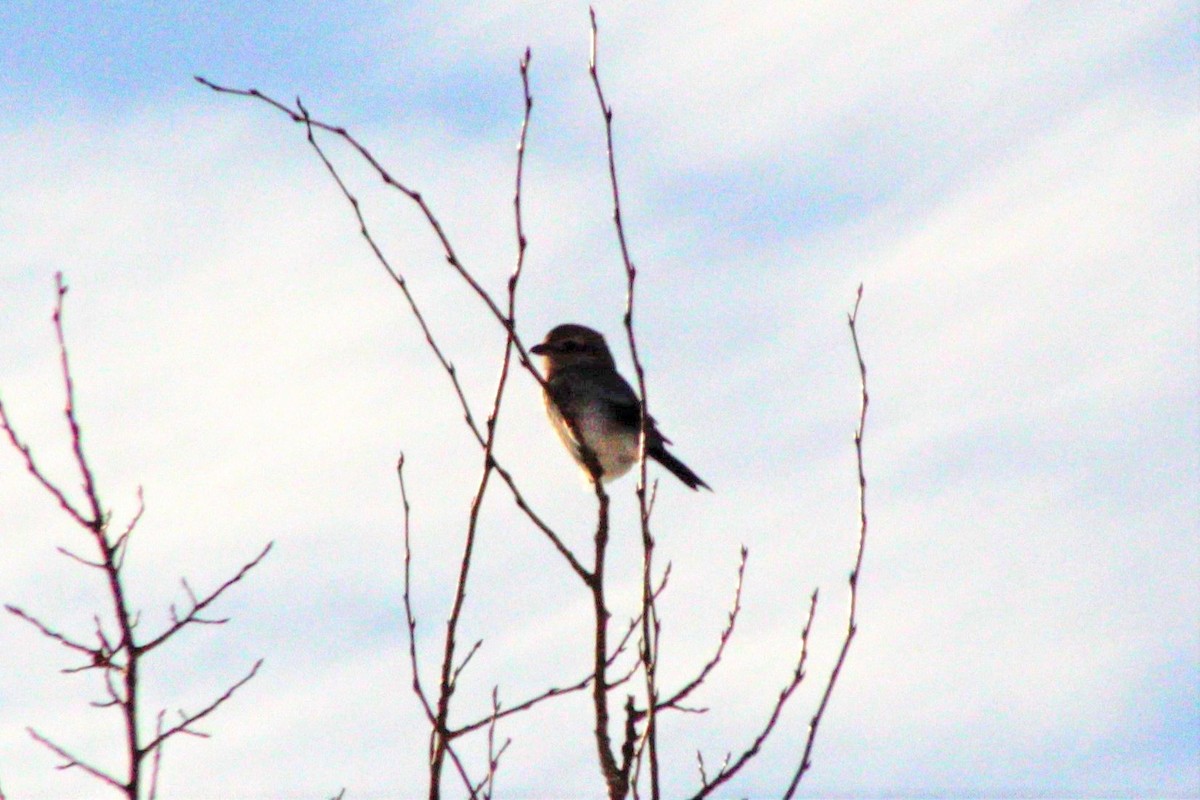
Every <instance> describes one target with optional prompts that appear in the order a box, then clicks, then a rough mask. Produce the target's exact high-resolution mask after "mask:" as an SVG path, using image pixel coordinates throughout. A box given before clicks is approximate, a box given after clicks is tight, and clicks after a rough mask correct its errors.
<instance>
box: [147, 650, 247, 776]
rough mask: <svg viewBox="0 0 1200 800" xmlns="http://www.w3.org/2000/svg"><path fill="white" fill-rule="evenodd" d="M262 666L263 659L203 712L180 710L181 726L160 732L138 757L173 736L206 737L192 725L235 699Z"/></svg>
mask: <svg viewBox="0 0 1200 800" xmlns="http://www.w3.org/2000/svg"><path fill="white" fill-rule="evenodd" d="M262 664H263V660H262V659H261V658H260V659H259V660H258V661H255V662H254V666H253V667H251V668H250V671H249V672H248V673H246V675H245V676H244V677H242V678H241V679H239V680H237V681H235V682H234V683H233V684H232V685H231V686H230V687H229V688H228V689H226V690H225V691H224V692H223V693H222V694H221V696H220V697H218V698H217V699H216V700H213V701H212V702H211V703H209V704H208V705H207V706H205V707H204V708H202V709H201V710H199V711H197V712H196V713H194V714H187V713H185V712H184V711H183V710H182V709H180V711H179V716H180V722H179V724H177V725H175V726H173V727H171V728H168V729H167V730H165V731H159V732H158V733H156V734H155V736H154V738H153V739H151V740H150V741H149V742H147V743H146V745H145V746H144V747H142V748H141V751H140V752H139V753H138V756H139V757H142V756H144V755H146V754H147V753H153V752H154V751H156V750H157V749H158V748H159V747H161V746H162V744H163V743H164V742H165V741H167V739H170V738H171V737H172V736H174V735H176V734H179V733H187V734H190V735H192V736H201V737H206V736H207V734H204V733H200V732H198V731H194V730H192V729H191V727H192V725H194V724H196V723H197V722H199V721H200V720H202V719H204V718H205V717H207V716H208V715H209V714H211V713H212V712H214V711H216V710H217V709H218V708H220V706H221V704H222V703H224V702H225V701H226V700H228V699H229V698H230V697H233V693H234V692H236V691H237V690H238V689H240V688H242V687H243V686H245V685H246V684H247V683H248V682H249V681H250V679H251V678H253V677H254V676H255V675H257V674H258V668H259V667H261V666H262Z"/></svg>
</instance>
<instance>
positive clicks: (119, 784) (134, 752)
mask: <svg viewBox="0 0 1200 800" xmlns="http://www.w3.org/2000/svg"><path fill="white" fill-rule="evenodd" d="M55 282H56V285H57V296H56V299H55V304H54V316H53V321H54V331H55V334H56V336H57V339H58V352H59V360H60V361H61V364H62V376H63V384H64V393H65V395H66V407H65V414H66V419H67V427H68V428H69V430H70V437H71V450H72V453H73V455H74V460H75V466H76V467H77V468H78V470H79V476H80V478H81V480H82V488H83V500H82V502H80V501H79V500H74V499H72V498H71V497H70V496H68V493H67V492H66V491H64V490H63V489H62V488H61V484H59V483H57V482H56V481H55V480H54V479H52V478H51V477H50V476H49V475H48V474H47V473H46V472H45V471H44V470H43V469H42V468H41V467H39V466H38V464H37V462H36V461H35V460H34V455H33V451H32V449H31V447H30V446H29V445H28V444H26V443H25V442H24V441H23V440H22V439H21V438H20V436H18V434H17V431H16V429H15V428H14V427H13V424H12V421H11V419H10V418H9V416H8V412H7V411H6V409H5V408H4V403H3V401H0V428H3V429H4V432H5V434H6V435H7V437H8V441H9V443H10V444H12V446H13V447H14V448H16V450H17V451H18V452H19V453H20V454H21V457H22V458H23V459H24V461H25V467H26V468H27V469H28V470H29V473H30V474H31V475H33V477H34V478H35V479H36V480H37V482H38V483H40V484H41V485H42V487H43V488H44V489H45V490H46V491H47V492H49V493H50V494H51V495H52V496H53V497H54V498H55V499H56V500H57V501H58V504H59V506H60V507H61V509H62V511H63V512H64V513H65V514H66V515H67V516H68V517H70V518H71V519H72V520H73V521H74V522H75V523H76V524H77V525H79V527H81V528H83V529H84V531H85V532H86V533H87V536H88V539H89V540H90V545H91V548H92V549H93V551H94V553H95V554H94V555H92V556H88V555H83V554H81V552H77V551H76V550H72V549H68V548H65V547H60V548H58V551H59V552H60V553H61V554H62V555H64V556H66V557H67V558H69V559H71V560H72V561H74V562H76V563H78V564H80V565H81V566H83V567H86V568H88V569H93V570H96V571H97V572H99V573H100V574H101V575H102V576H103V580H104V582H105V585H106V588H107V591H108V603H109V606H108V608H107V609H106V610H104V611H100V612H97V613H95V614H94V615H93V617H92V621H93V630H92V636H91V640H86V639H83V638H79V637H77V636H75V635H72V634H68V633H64V632H63V629H62V628H60V627H58V626H56V625H51V624H50V623H47V622H45V621H43V620H42V618H41V617H38V616H35V615H33V614H31V613H29V612H27V611H25V610H24V609H23V608H21V607H19V606H15V605H6V606H5V608H6V609H7V610H8V611H9V612H10V613H11V614H13V615H15V616H17V617H19V618H20V619H22V620H24V621H25V622H27V623H29V624H30V625H32V626H33V627H35V628H37V630H38V631H40V632H41V633H42V635H43V636H45V637H46V638H48V639H51V640H53V641H55V642H58V643H59V644H60V645H62V646H63V647H65V648H67V649H68V650H70V651H71V652H72V653H73V654H75V655H76V656H78V657H79V658H80V662H79V663H78V664H76V665H75V666H72V667H68V668H66V669H64V670H63V672H65V673H77V672H88V671H92V670H95V671H96V672H98V673H99V675H100V676H101V678H102V681H103V685H104V689H103V692H104V696H103V698H102V699H100V700H96V701H93V702H92V705H93V706H95V707H97V708H111V709H115V710H116V711H117V712H118V713H119V714H120V716H121V722H122V725H123V728H124V738H125V747H124V760H125V763H124V765H123V766H122V767H120V768H105V767H101V766H99V765H97V764H96V763H95V762H93V761H90V760H88V759H86V758H85V757H83V756H79V755H76V754H75V753H74V752H73V751H72V750H70V749H68V748H67V747H66V746H64V745H61V744H59V743H58V742H56V741H55V740H54V739H51V738H50V737H48V736H46V735H44V734H42V733H40V732H39V731H37V730H35V729H33V728H29V735H30V736H32V737H33V738H34V739H35V740H36V741H38V742H39V743H41V744H42V745H44V746H45V747H46V748H48V749H49V750H51V751H52V752H53V753H55V754H56V755H57V756H58V757H59V758H61V759H62V762H61V763H60V764H59V767H58V768H59V769H64V770H65V769H79V770H82V771H83V772H85V773H87V774H88V775H91V776H92V777H93V778H95V779H97V780H98V781H100V782H101V783H104V784H106V785H108V786H111V787H112V788H113V789H116V790H117V791H119V792H121V793H122V794H123V795H124V796H125V797H126V798H128V799H129V800H139V798H141V797H143V796H145V797H149V798H154V797H155V795H156V793H157V787H158V775H159V768H160V765H161V763H162V751H163V746H164V745H165V744H166V743H167V741H168V740H170V739H172V738H174V737H176V736H179V735H181V734H187V735H189V736H198V737H207V736H208V734H207V733H204V732H202V731H201V730H199V729H198V728H197V727H196V725H197V723H199V722H200V721H201V720H203V719H205V718H206V717H208V716H209V715H210V714H212V713H213V712H214V711H216V710H217V709H218V708H219V707H220V706H221V705H223V704H224V703H225V702H226V701H227V700H229V699H230V697H232V696H233V693H234V692H236V691H237V690H238V689H240V688H241V687H242V686H244V685H245V684H246V682H247V681H249V680H250V679H251V678H253V677H254V676H255V674H257V672H258V669H259V667H260V666H262V660H261V659H259V660H258V661H257V662H255V664H254V666H253V667H251V668H250V671H249V672H248V673H246V674H245V675H244V676H242V677H241V678H239V679H238V680H236V681H234V682H233V683H232V684H230V685H229V686H228V687H227V688H226V689H225V690H224V691H222V692H221V694H220V695H218V696H217V697H216V698H215V699H213V700H212V701H210V702H209V703H208V704H206V705H205V706H204V707H202V708H200V709H199V710H195V711H184V710H183V709H180V710H179V711H178V718H177V719H176V720H175V721H174V722H171V723H168V722H167V719H166V711H165V709H163V710H160V711H159V712H158V713H157V715H156V716H155V720H156V722H155V727H154V730H153V732H152V733H151V732H148V731H146V730H144V727H145V725H146V717H145V713H144V710H143V709H142V707H141V704H140V699H141V697H140V680H141V674H142V663H143V661H144V659H145V657H146V656H147V655H148V654H149V653H151V652H152V651H154V650H157V649H158V648H159V647H161V646H163V645H165V644H166V643H167V642H168V641H170V640H171V639H172V638H174V637H175V635H176V634H178V633H179V632H180V631H182V630H183V629H184V628H186V627H189V626H192V625H223V624H224V623H226V622H228V621H229V620H228V618H224V617H213V616H209V614H210V613H211V608H210V607H211V606H213V604H214V603H216V601H217V600H218V599H219V598H220V597H221V595H223V594H224V593H225V591H226V590H227V589H229V588H231V587H232V586H233V585H234V584H236V583H238V582H239V581H241V580H242V578H244V577H245V576H246V574H247V573H248V572H249V571H250V570H251V569H253V568H254V567H256V566H257V565H258V563H259V562H260V561H262V559H263V558H264V557H266V555H267V553H268V552H270V550H271V544H268V545H267V546H266V547H264V548H263V549H262V551H261V552H259V554H258V555H256V556H255V557H254V558H252V559H251V560H250V561H248V562H246V563H245V564H243V565H242V566H241V568H240V569H238V571H237V572H236V573H234V575H233V576H232V577H231V578H229V579H228V580H226V581H224V582H223V583H221V584H220V585H219V586H217V587H216V588H214V589H212V590H211V591H208V592H206V593H203V594H198V593H197V592H196V591H195V590H193V588H192V586H191V585H190V584H189V583H188V582H187V580H186V579H183V580H182V581H181V584H182V588H183V591H184V594H185V595H186V597H187V601H186V602H185V603H184V604H183V605H182V606H180V607H176V606H175V605H174V604H172V605H171V606H170V622H168V623H167V624H166V625H165V626H163V627H162V628H160V629H159V630H157V631H155V632H153V633H149V634H144V635H143V634H141V632H140V631H139V630H138V627H139V620H140V612H138V611H137V610H135V609H133V608H132V607H131V606H130V604H129V600H128V592H127V590H126V586H125V580H124V577H125V576H124V572H123V568H124V565H125V556H126V553H127V552H128V548H129V541H130V538H131V536H132V535H133V532H134V529H135V528H136V527H137V524H138V522H139V521H140V520H141V517H142V512H143V511H144V510H145V506H144V504H143V497H142V490H141V489H140V488H139V489H138V506H137V511H136V512H135V513H134V514H133V516H132V518H131V519H130V520H129V521H128V522H127V523H126V524H125V526H124V528H123V529H121V530H120V532H119V533H116V532H114V529H113V527H112V524H111V523H112V512H111V511H109V510H107V509H106V508H105V506H104V504H103V503H102V502H101V499H100V490H99V488H98V485H97V481H96V473H95V471H94V470H93V468H92V466H91V464H90V463H89V461H88V459H87V456H86V455H85V454H84V449H83V429H82V426H81V425H80V422H79V418H78V415H77V413H76V406H75V385H74V381H73V379H72V376H71V364H70V359H69V358H68V353H67V343H66V337H65V336H64V334H63V323H62V314H63V298H64V297H65V296H66V293H67V287H66V285H65V284H64V283H63V279H62V274H61V273H59V274H57V275H56V276H55ZM147 769H148V772H149V774H148V775H147ZM0 797H2V795H0Z"/></svg>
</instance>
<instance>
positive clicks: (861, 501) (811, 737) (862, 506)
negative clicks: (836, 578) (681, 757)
mask: <svg viewBox="0 0 1200 800" xmlns="http://www.w3.org/2000/svg"><path fill="white" fill-rule="evenodd" d="M862 294H863V287H862V284H859V286H858V295H857V296H856V298H855V300H854V309H853V310H852V311H851V312H850V314H849V316H848V319H847V322H848V324H849V326H850V339H851V340H852V341H853V342H854V357H855V359H856V360H857V361H858V377H859V393H860V397H861V401H860V405H859V412H858V427H857V428H856V429H855V431H854V452H855V455H856V458H857V462H858V551H857V553H856V554H855V556H854V569H853V570H851V571H850V579H849V583H850V611H849V613H848V614H847V619H846V636H845V638H844V639H843V640H842V649H841V650H840V651H839V652H838V657H837V661H836V662H835V663H834V665H833V671H832V672H831V673H830V674H829V681H828V682H827V683H826V684H825V692H824V693H823V694H822V695H821V703H820V704H819V705H818V706H817V711H816V713H815V714H813V717H812V721H811V722H809V725H808V736H807V737H806V738H805V741H804V753H803V755H802V756H801V757H800V766H799V767H797V769H796V774H795V775H793V776H792V781H791V783H789V784H788V788H787V791H786V792H785V793H784V795H783V797H784V800H788V798H791V797H793V796H794V795H795V792H796V787H797V786H799V784H800V780H801V778H803V777H804V773H806V772H808V770H809V769H811V768H812V760H811V756H812V752H813V745H814V743H815V742H816V738H817V728H818V727H819V726H820V724H821V719H822V717H824V715H825V709H826V707H827V706H828V705H829V698H830V696H831V695H832V694H833V687H834V686H835V685H836V684H837V679H838V676H839V675H840V674H841V672H842V665H843V664H844V663H846V654H847V653H848V652H849V651H850V643H851V642H852V641H854V635H855V634H856V633H857V632H858V619H857V616H856V614H857V612H858V574H859V571H860V570H861V569H862V562H863V550H864V549H865V547H866V544H867V475H866V471H865V470H864V468H863V448H862V445H863V431H864V429H865V428H866V425H867V406H868V405H869V404H870V396H869V395H868V394H867V365H866V364H865V363H863V357H862V350H861V349H860V348H859V345H858V307H859V305H860V304H861V303H862Z"/></svg>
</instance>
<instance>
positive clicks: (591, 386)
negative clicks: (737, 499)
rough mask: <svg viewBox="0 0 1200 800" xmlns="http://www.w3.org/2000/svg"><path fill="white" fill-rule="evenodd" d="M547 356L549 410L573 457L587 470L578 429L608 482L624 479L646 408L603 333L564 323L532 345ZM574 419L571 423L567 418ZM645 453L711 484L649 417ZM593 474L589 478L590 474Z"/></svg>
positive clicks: (691, 484)
mask: <svg viewBox="0 0 1200 800" xmlns="http://www.w3.org/2000/svg"><path fill="white" fill-rule="evenodd" d="M529 351H530V352H531V353H534V354H536V355H539V356H542V361H543V364H544V366H545V370H546V391H545V393H544V398H543V399H544V400H545V402H546V414H547V415H548V416H549V417H550V424H551V425H553V426H554V430H555V432H556V433H558V436H559V438H560V439H562V442H563V444H564V445H566V447H567V450H569V451H570V453H571V455H572V456H573V457H574V458H575V460H576V461H577V462H578V463H579V465H580V466H581V467H583V469H584V471H585V472H588V468H587V465H586V463H585V462H584V460H583V454H582V453H581V451H580V447H579V442H578V441H577V439H576V433H578V435H579V436H581V437H582V438H583V441H584V442H585V443H586V444H587V447H588V449H589V450H591V451H592V453H593V454H594V455H595V457H596V460H597V461H598V462H599V464H600V478H601V480H603V481H604V482H605V483H608V482H609V481H611V480H614V479H616V478H619V477H621V476H622V475H624V474H625V473H626V472H628V471H629V470H630V468H631V467H632V466H633V465H634V464H636V463H637V461H638V438H639V433H640V430H641V420H642V413H641V412H642V406H641V403H640V402H639V401H638V397H637V395H636V394H635V393H634V391H633V389H632V388H631V387H630V386H629V383H628V382H626V380H625V379H624V378H622V377H621V376H620V375H619V374H617V365H616V363H615V362H614V361H613V357H612V353H610V352H609V350H608V344H606V343H605V341H604V337H603V336H602V335H600V334H599V333H597V332H596V331H594V330H592V329H591V328H586V327H584V326H583V325H571V324H567V325H559V326H558V327H556V328H554V329H553V330H551V331H550V332H549V333H547V334H546V338H545V340H543V341H542V342H541V343H540V344H536V345H534V346H533V347H531V348H529ZM568 421H569V422H568ZM647 423H648V424H647V425H646V455H647V457H649V458H652V459H654V460H655V461H657V462H658V463H660V464H662V465H663V466H664V467H666V468H667V470H668V471H670V472H671V474H672V475H674V476H675V477H676V478H679V480H681V481H683V482H684V483H685V484H687V486H688V488H690V489H698V488H699V487H701V486H703V487H704V488H705V489H708V490H709V491H710V492H711V491H712V488H711V487H709V485H708V484H707V483H705V482H704V481H702V480H701V479H700V476H699V475H697V474H696V473H694V472H692V471H691V470H690V469H688V467H687V465H686V464H684V463H683V462H682V461H680V460H679V459H677V458H676V457H675V456H673V455H671V454H670V453H668V452H667V449H666V448H665V447H664V445H666V444H670V441H671V440H670V439H668V438H667V437H665V436H663V435H662V434H661V433H659V431H658V427H657V426H656V425H655V424H654V418H653V417H650V418H649V419H648V420H647ZM590 477H591V476H590V473H589V478H590Z"/></svg>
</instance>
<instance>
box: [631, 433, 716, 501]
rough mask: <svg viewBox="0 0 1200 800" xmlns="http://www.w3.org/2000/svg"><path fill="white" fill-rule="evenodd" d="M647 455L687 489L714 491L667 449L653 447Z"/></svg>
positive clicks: (659, 446)
mask: <svg viewBox="0 0 1200 800" xmlns="http://www.w3.org/2000/svg"><path fill="white" fill-rule="evenodd" d="M646 455H648V456H650V458H653V459H654V460H655V461H657V462H658V463H660V464H662V465H663V466H664V467H666V468H667V471H668V472H670V473H671V474H672V475H674V476H675V477H676V478H679V480H681V481H683V482H684V483H685V484H687V487H688V488H689V489H692V490H698V489H699V488H700V487H701V486H703V487H704V488H705V489H708V490H709V491H710V492H711V491H712V487H711V486H709V485H708V484H707V483H705V482H704V481H703V480H701V479H700V476H699V475H697V474H696V473H694V472H692V471H691V469H689V468H688V465H687V464H684V463H683V462H682V461H680V460H679V459H678V458H676V457H675V456H673V455H671V454H670V453H668V452H667V449H666V448H665V447H663V446H662V445H661V444H659V445H657V446H652V447H650V448H649V449H648V450H647V451H646Z"/></svg>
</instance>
